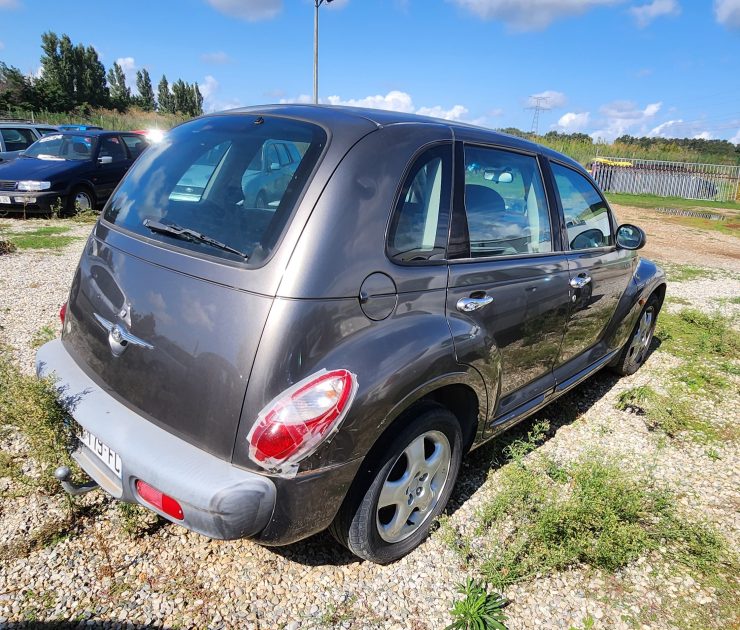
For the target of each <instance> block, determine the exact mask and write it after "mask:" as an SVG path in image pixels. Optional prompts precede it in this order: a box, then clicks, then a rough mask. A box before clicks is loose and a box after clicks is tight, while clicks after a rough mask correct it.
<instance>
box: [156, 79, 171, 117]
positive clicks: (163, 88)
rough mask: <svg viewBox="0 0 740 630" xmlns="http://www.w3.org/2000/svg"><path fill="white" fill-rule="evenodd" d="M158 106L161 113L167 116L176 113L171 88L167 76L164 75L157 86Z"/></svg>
mask: <svg viewBox="0 0 740 630" xmlns="http://www.w3.org/2000/svg"><path fill="white" fill-rule="evenodd" d="M157 104H158V106H159V111H160V112H163V113H165V114H172V113H174V111H175V110H174V109H173V108H172V105H173V102H172V93H171V92H170V86H169V83H167V77H166V76H165V75H162V78H161V79H160V81H159V85H158V86H157Z"/></svg>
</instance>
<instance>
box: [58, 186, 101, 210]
mask: <svg viewBox="0 0 740 630" xmlns="http://www.w3.org/2000/svg"><path fill="white" fill-rule="evenodd" d="M94 208H95V197H94V196H93V194H92V192H91V191H90V189H89V188H87V187H85V186H77V187H75V188H73V189H72V192H71V193H70V194H69V197H67V207H66V208H65V214H66V215H67V216H69V217H73V216H75V215H76V214H78V213H79V212H89V211H90V210H93V209H94Z"/></svg>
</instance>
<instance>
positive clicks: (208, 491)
mask: <svg viewBox="0 0 740 630" xmlns="http://www.w3.org/2000/svg"><path fill="white" fill-rule="evenodd" d="M36 371H37V373H38V374H39V376H46V375H50V374H53V375H55V377H56V378H57V387H58V388H59V390H60V393H61V396H62V398H63V399H64V400H65V401H66V402H67V404H68V405H69V411H70V415H71V416H72V417H73V418H74V420H75V421H76V422H77V423H78V424H79V425H81V426H82V427H83V428H85V429H87V431H89V432H90V433H92V434H93V435H94V436H96V437H97V438H98V439H99V440H100V441H101V442H103V443H104V444H105V445H107V446H108V447H110V448H111V449H112V450H113V451H115V452H116V453H117V454H118V455H119V456H120V472H121V475H120V478H119V477H118V476H117V475H116V474H115V473H114V472H113V471H112V470H110V469H109V468H108V467H107V466H106V465H105V464H104V463H103V461H102V460H101V459H100V458H99V457H98V456H97V455H95V454H94V453H93V452H92V451H91V450H90V449H89V448H88V447H87V446H85V445H83V444H80V445H79V446H78V448H77V450H76V451H75V452H74V453H73V457H74V458H75V460H77V462H78V463H79V464H80V466H81V467H82V468H83V469H84V470H85V472H87V474H89V475H90V476H91V477H92V478H93V479H94V480H95V481H97V482H98V483H99V484H100V486H101V487H102V488H103V489H104V490H106V491H107V492H108V493H109V494H111V495H112V496H114V497H115V498H117V499H121V500H123V501H128V502H132V503H133V502H136V503H141V504H142V505H144V506H145V507H147V508H149V509H151V510H153V511H155V512H157V513H158V514H160V515H161V516H163V517H164V518H167V519H168V520H171V521H172V522H174V523H178V524H180V525H183V526H184V527H187V528H188V529H191V530H193V531H196V532H198V533H200V534H204V535H206V536H209V537H211V538H219V539H233V538H245V537H255V536H257V535H258V534H259V533H260V532H261V531H262V530H263V529H264V528H265V526H266V525H267V524H268V522H269V521H270V519H271V516H272V514H273V511H274V508H275V497H276V490H275V485H274V483H273V482H272V480H270V479H269V478H267V477H263V476H262V475H258V474H256V473H253V472H249V471H246V470H242V469H241V468H237V467H235V466H232V465H231V464H230V463H229V462H226V461H224V460H221V459H219V458H217V457H215V456H213V455H210V454H208V453H206V452H205V451H202V450H201V449H199V448H197V447H195V446H193V445H192V444H189V443H187V442H185V441H184V440H181V439H180V438H178V437H176V436H174V435H172V434H171V433H168V432H167V431H164V430H163V429H160V428H159V427H157V426H156V425H154V424H153V423H151V422H149V421H148V420H146V419H145V418H143V417H141V416H139V415H138V414H136V413H134V412H133V411H131V409H129V408H128V407H126V406H125V405H124V404H123V403H121V402H120V401H119V400H118V399H117V398H115V397H114V396H113V395H112V394H110V393H108V392H107V391H105V390H104V389H103V388H101V387H100V386H99V385H98V384H97V383H96V382H95V381H93V380H92V379H91V378H90V377H89V376H87V374H85V372H84V371H83V370H82V369H81V368H80V367H79V365H77V363H76V362H75V361H74V359H73V358H72V357H71V356H70V355H69V353H68V352H67V350H66V349H65V348H64V345H63V344H62V342H61V341H60V340H55V341H51V342H49V343H47V344H45V345H44V346H42V347H41V348H40V349H39V351H38V353H37V355H36ZM137 479H141V480H142V481H145V482H146V483H148V484H150V485H152V486H154V487H155V488H157V489H158V490H160V491H161V492H163V493H165V494H167V495H169V496H171V497H173V498H174V499H176V500H177V501H178V502H179V503H180V505H181V507H182V511H183V515H184V517H183V519H182V520H176V519H174V518H172V517H170V516H168V515H166V514H164V513H162V512H160V511H159V510H157V509H155V508H153V507H152V506H151V505H149V504H147V503H145V502H143V500H142V499H141V498H140V497H139V495H138V493H137V491H136V480H137Z"/></svg>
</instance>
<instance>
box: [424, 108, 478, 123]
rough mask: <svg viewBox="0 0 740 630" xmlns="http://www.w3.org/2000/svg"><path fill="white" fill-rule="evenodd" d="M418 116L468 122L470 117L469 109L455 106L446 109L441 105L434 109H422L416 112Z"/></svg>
mask: <svg viewBox="0 0 740 630" xmlns="http://www.w3.org/2000/svg"><path fill="white" fill-rule="evenodd" d="M416 113H417V114H420V115H421V116H431V117H432V118H444V119H445V120H456V121H460V122H462V121H466V120H467V116H468V113H469V111H468V108H467V107H463V106H462V105H455V106H454V107H452V108H450V109H445V108H444V107H441V106H440V105H435V106H434V107H420V108H419V109H417V110H416Z"/></svg>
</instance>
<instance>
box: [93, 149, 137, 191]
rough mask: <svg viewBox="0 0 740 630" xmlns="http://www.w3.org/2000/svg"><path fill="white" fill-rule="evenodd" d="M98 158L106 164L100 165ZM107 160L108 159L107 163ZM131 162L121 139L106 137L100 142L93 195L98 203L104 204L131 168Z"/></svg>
mask: <svg viewBox="0 0 740 630" xmlns="http://www.w3.org/2000/svg"><path fill="white" fill-rule="evenodd" d="M100 158H106V162H107V163H106V164H101V163H100ZM107 158H110V161H108V159H107ZM131 163H132V160H131V158H129V155H128V151H127V150H126V147H125V146H124V144H123V142H122V141H121V139H120V138H119V137H117V136H108V137H105V138H102V139H101V140H100V150H99V152H98V160H97V178H96V182H95V184H96V190H95V194H96V196H97V198H98V201H99V202H101V203H102V202H104V201H105V200H106V199H108V197H109V196H110V194H111V193H112V192H113V189H114V188H115V187H116V186H118V182H120V181H121V180H122V179H123V176H124V175H125V174H126V171H127V170H128V169H129V167H130V166H131Z"/></svg>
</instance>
